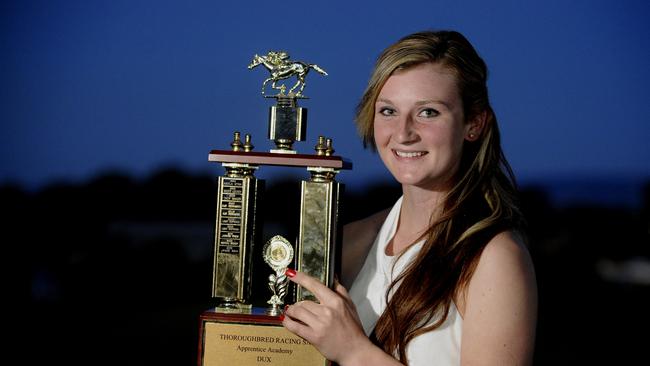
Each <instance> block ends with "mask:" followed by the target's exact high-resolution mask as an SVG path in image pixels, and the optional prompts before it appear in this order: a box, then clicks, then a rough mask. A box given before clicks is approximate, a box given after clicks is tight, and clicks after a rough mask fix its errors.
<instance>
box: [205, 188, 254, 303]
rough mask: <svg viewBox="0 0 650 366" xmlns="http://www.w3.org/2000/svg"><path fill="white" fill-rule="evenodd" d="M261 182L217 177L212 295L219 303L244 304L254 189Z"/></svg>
mask: <svg viewBox="0 0 650 366" xmlns="http://www.w3.org/2000/svg"><path fill="white" fill-rule="evenodd" d="M262 188H263V181H259V180H257V179H255V178H254V177H252V176H245V177H228V176H225V177H219V191H218V196H217V197H218V199H217V220H216V228H215V231H216V232H215V249H214V267H213V268H214V273H213V281H212V296H213V297H217V298H219V301H220V305H221V306H227V307H228V306H237V305H241V304H248V302H249V300H250V295H251V277H252V274H251V270H252V266H251V260H252V251H253V246H254V243H255V241H256V234H257V232H258V231H259V228H257V227H256V226H257V222H256V220H255V211H256V207H257V200H258V192H259V191H260V190H261V189H262Z"/></svg>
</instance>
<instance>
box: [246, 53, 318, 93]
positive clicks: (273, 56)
mask: <svg viewBox="0 0 650 366" xmlns="http://www.w3.org/2000/svg"><path fill="white" fill-rule="evenodd" d="M258 65H264V67H266V69H267V70H269V72H270V73H271V77H269V78H268V79H266V80H264V82H263V83H262V95H265V88H266V84H267V83H268V82H269V81H272V83H271V88H273V89H276V90H279V91H280V93H278V94H277V95H275V96H283V95H285V94H284V92H285V91H286V86H285V85H284V84H282V85H280V86H277V85H276V83H277V82H278V81H280V80H284V79H288V78H290V77H292V76H294V75H295V76H296V79H297V80H298V81H297V82H296V84H295V85H294V86H292V87H291V88H290V89H289V93H288V94H289V95H292V94H293V95H294V96H295V97H304V96H303V95H302V91H303V90H304V89H305V77H306V76H307V73H308V72H309V69H314V70H316V71H318V72H319V73H320V74H321V75H327V72H325V70H323V69H321V68H320V67H319V66H318V65H316V64H307V63H304V62H300V61H290V60H289V55H288V54H287V53H286V52H282V51H277V52H276V51H269V53H268V54H267V55H266V56H259V55H257V54H255V56H253V61H251V63H250V65H248V68H249V69H252V68H254V67H256V66H258ZM298 86H300V89H299V90H298V92H297V93H295V94H294V90H296V88H298Z"/></svg>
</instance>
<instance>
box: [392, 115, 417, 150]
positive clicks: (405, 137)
mask: <svg viewBox="0 0 650 366" xmlns="http://www.w3.org/2000/svg"><path fill="white" fill-rule="evenodd" d="M413 122H414V121H413V118H411V116H410V115H406V116H404V117H402V118H400V119H399V122H398V124H397V126H396V127H397V130H396V131H395V134H394V136H395V142H398V143H400V144H407V143H412V142H415V141H416V140H417V131H415V128H414V125H413Z"/></svg>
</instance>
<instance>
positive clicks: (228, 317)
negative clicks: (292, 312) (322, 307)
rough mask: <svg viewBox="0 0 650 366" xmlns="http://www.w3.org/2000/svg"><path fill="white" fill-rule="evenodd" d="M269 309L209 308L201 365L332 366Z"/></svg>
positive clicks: (203, 318) (204, 319)
mask: <svg viewBox="0 0 650 366" xmlns="http://www.w3.org/2000/svg"><path fill="white" fill-rule="evenodd" d="M268 310H269V309H267V308H259V307H253V308H251V309H248V310H246V309H227V310H226V311H222V310H220V309H216V308H215V309H210V310H207V311H205V312H203V314H201V317H200V321H201V324H200V335H199V354H198V356H199V357H198V358H199V359H198V364H199V366H226V365H241V366H248V365H259V364H264V365H282V366H294V365H295V366H312V365H313V366H316V365H318V366H330V365H331V363H330V362H329V361H328V360H327V359H325V357H323V355H321V354H320V352H318V350H317V349H316V348H315V347H314V346H312V345H311V344H310V343H309V342H307V341H305V340H304V339H302V338H300V337H298V336H297V335H295V334H293V333H291V332H289V331H288V330H287V329H286V328H284V327H283V326H282V321H281V320H280V317H279V316H278V315H270V314H269V312H268Z"/></svg>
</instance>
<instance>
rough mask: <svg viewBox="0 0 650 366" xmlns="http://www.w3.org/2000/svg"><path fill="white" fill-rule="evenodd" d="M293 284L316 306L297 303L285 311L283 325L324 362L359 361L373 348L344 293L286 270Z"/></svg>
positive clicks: (302, 274) (350, 301)
mask: <svg viewBox="0 0 650 366" xmlns="http://www.w3.org/2000/svg"><path fill="white" fill-rule="evenodd" d="M287 276H288V277H289V278H290V279H291V281H293V282H294V283H296V284H298V285H300V286H302V287H303V288H305V289H307V290H309V291H310V292H311V293H313V294H314V296H316V298H317V299H318V301H319V302H320V304H319V303H315V302H313V301H300V302H298V303H296V304H294V305H291V306H287V307H286V308H285V312H284V313H285V315H286V316H285V318H284V321H283V325H284V326H285V327H286V328H287V329H288V330H290V331H291V332H293V333H295V334H297V335H299V336H300V337H302V338H304V339H305V340H307V341H308V342H309V343H311V344H312V345H314V346H315V347H316V348H317V349H318V350H319V351H320V352H321V353H322V354H323V356H325V357H326V358H327V359H328V360H331V361H335V362H337V363H339V364H341V365H346V364H355V363H357V361H360V362H362V361H363V355H364V352H365V351H367V350H369V348H375V346H374V345H373V344H372V343H371V342H370V340H369V339H368V337H366V335H365V333H364V332H363V327H362V326H361V321H360V320H359V315H358V314H357V311H356V307H355V306H354V304H353V303H352V300H351V299H350V296H349V295H348V292H347V290H346V289H345V287H343V286H342V285H341V284H339V283H338V281H337V282H336V285H335V288H334V291H332V290H330V289H329V288H328V287H327V286H325V285H323V284H322V283H320V282H319V281H318V280H316V279H315V278H313V277H310V276H308V275H306V274H304V273H301V272H296V271H294V270H292V269H288V270H287Z"/></svg>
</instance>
